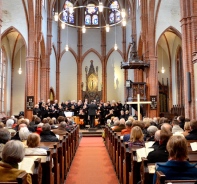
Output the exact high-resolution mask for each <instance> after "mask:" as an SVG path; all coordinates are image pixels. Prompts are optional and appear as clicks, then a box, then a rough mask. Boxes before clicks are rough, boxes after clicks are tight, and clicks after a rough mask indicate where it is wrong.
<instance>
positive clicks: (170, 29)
mask: <svg viewBox="0 0 197 184" xmlns="http://www.w3.org/2000/svg"><path fill="white" fill-rule="evenodd" d="M167 31H168V32H171V33H174V34H175V35H177V36H178V37H179V38H180V39H181V40H182V35H181V33H180V32H179V31H178V30H177V29H176V28H175V27H173V26H169V27H168V28H166V29H165V30H164V31H163V32H162V33H161V34H160V36H159V38H158V40H157V42H156V47H157V45H158V41H159V40H160V38H161V37H162V35H163V34H164V33H165V32H167Z"/></svg>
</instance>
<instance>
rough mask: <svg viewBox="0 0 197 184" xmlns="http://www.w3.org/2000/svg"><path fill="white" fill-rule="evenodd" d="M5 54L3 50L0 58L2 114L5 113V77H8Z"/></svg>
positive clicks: (0, 108)
mask: <svg viewBox="0 0 197 184" xmlns="http://www.w3.org/2000/svg"><path fill="white" fill-rule="evenodd" d="M5 63H6V58H5V52H4V50H3V49H1V58H0V113H4V112H5V108H4V107H5V76H6V73H5V72H6V64H5Z"/></svg>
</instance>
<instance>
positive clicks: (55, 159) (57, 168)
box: [40, 142, 61, 184]
mask: <svg viewBox="0 0 197 184" xmlns="http://www.w3.org/2000/svg"><path fill="white" fill-rule="evenodd" d="M58 144H59V143H58V142H41V143H40V146H44V147H48V148H49V149H50V150H51V154H52V159H53V165H54V167H53V169H54V183H55V184H59V183H60V178H61V177H60V164H61V163H59V162H58V161H59V160H58V147H57V145H58Z"/></svg>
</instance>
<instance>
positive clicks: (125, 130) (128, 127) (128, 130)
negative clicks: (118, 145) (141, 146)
mask: <svg viewBox="0 0 197 184" xmlns="http://www.w3.org/2000/svg"><path fill="white" fill-rule="evenodd" d="M125 126H126V128H125V129H123V130H122V131H121V135H126V134H130V133H131V127H132V122H131V121H130V120H127V121H126V123H125Z"/></svg>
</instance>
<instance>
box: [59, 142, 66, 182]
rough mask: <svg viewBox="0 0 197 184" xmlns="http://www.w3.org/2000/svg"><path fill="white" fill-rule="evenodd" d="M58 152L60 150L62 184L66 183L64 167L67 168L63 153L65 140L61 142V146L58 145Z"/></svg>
mask: <svg viewBox="0 0 197 184" xmlns="http://www.w3.org/2000/svg"><path fill="white" fill-rule="evenodd" d="M57 150H58V163H59V166H60V180H61V181H60V182H61V183H64V178H65V175H64V171H65V170H64V166H65V162H64V152H63V140H59V144H58V145H57Z"/></svg>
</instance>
